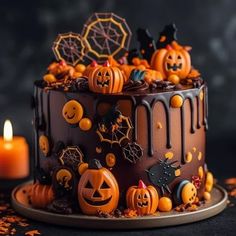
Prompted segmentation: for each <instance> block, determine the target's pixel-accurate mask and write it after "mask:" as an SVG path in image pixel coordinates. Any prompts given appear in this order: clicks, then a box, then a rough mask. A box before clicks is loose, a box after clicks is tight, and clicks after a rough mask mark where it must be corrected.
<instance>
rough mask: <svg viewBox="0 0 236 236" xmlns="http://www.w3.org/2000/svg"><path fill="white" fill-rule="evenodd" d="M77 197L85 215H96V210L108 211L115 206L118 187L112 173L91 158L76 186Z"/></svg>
mask: <svg viewBox="0 0 236 236" xmlns="http://www.w3.org/2000/svg"><path fill="white" fill-rule="evenodd" d="M78 198H79V204H80V207H81V210H82V212H83V213H84V214H87V215H96V214H97V212H98V211H102V212H107V213H110V212H112V211H114V210H115V209H116V207H117V204H118V200H119V188H118V184H117V182H116V179H115V177H114V176H113V174H112V173H111V172H110V171H109V170H108V169H106V168H104V167H102V166H101V164H100V162H99V161H98V160H93V161H92V162H91V163H90V165H89V168H88V169H87V170H86V171H85V172H84V173H83V174H82V176H81V178H80V181H79V186H78Z"/></svg>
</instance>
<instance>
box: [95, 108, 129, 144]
mask: <svg viewBox="0 0 236 236" xmlns="http://www.w3.org/2000/svg"><path fill="white" fill-rule="evenodd" d="M132 128H133V126H132V123H131V121H130V119H129V117H126V116H123V115H122V114H121V112H120V111H119V110H117V108H116V107H114V106H113V107H112V108H111V109H110V110H108V112H107V113H106V114H105V115H104V116H102V117H101V118H100V121H99V123H98V129H97V131H96V132H97V134H98V136H99V138H100V140H101V142H108V143H110V144H111V145H112V144H115V143H117V144H121V142H122V141H123V140H125V139H129V135H130V132H131V129H132Z"/></svg>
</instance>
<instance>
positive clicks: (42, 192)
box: [29, 183, 54, 208]
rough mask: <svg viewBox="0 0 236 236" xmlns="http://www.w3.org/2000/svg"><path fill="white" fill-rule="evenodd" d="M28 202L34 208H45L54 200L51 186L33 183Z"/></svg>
mask: <svg viewBox="0 0 236 236" xmlns="http://www.w3.org/2000/svg"><path fill="white" fill-rule="evenodd" d="M29 196H30V201H31V204H32V206H33V207H35V208H46V206H47V205H48V204H50V203H51V202H52V201H53V199H54V192H53V189H52V186H51V185H43V184H39V183H35V184H33V185H32V187H31V189H30V192H29Z"/></svg>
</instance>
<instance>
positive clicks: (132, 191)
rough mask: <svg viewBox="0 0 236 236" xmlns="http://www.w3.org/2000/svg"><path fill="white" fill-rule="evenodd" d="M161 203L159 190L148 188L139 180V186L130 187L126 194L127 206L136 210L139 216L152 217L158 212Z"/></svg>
mask: <svg viewBox="0 0 236 236" xmlns="http://www.w3.org/2000/svg"><path fill="white" fill-rule="evenodd" d="M158 202H159V196H158V193H157V190H156V189H155V188H154V187H153V186H151V185H149V186H146V185H145V184H144V182H143V181H142V180H139V184H138V186H131V187H129V189H128V191H127V193H126V204H127V207H128V208H129V209H132V210H136V211H137V214H138V215H150V214H153V213H155V212H156V210H157V207H158Z"/></svg>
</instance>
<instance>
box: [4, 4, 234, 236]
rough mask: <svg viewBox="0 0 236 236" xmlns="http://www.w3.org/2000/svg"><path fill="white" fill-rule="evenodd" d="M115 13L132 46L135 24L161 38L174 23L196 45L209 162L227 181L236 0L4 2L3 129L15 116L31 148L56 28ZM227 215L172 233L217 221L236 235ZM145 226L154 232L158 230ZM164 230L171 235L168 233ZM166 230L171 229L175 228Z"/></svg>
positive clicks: (19, 131) (183, 40) (69, 27)
mask: <svg viewBox="0 0 236 236" xmlns="http://www.w3.org/2000/svg"><path fill="white" fill-rule="evenodd" d="M110 11H112V12H114V13H116V14H118V15H120V16H121V17H124V18H126V20H127V22H128V24H129V26H130V28H131V30H132V31H133V40H132V45H131V47H132V48H133V47H136V46H137V43H136V40H135V30H136V28H137V27H148V28H149V30H150V32H151V33H152V34H153V36H154V37H155V38H157V37H158V33H159V32H160V31H161V30H162V28H163V26H164V25H165V24H167V23H171V22H175V23H176V25H177V27H178V29H179V31H178V39H179V42H180V43H181V44H184V45H191V46H192V47H193V50H192V52H191V55H192V62H193V65H194V66H195V67H196V68H198V69H199V70H200V72H201V73H202V76H203V78H204V80H205V81H207V83H208V86H209V109H210V116H209V128H210V129H209V131H208V144H207V162H208V164H209V165H208V166H209V168H210V169H211V170H212V171H213V172H214V174H215V176H216V177H218V178H219V179H221V180H222V179H223V178H226V177H230V176H233V175H235V174H236V171H235V165H236V156H235V152H236V142H235V140H236V139H235V131H236V105H235V103H236V92H235V87H236V1H235V0H215V1H213V0H205V1H199V0H195V1H194V0H186V1H183V0H173V1H167V0H159V1H158V0H152V1H151V0H142V1H138V0H116V1H115V0H81V1H78V0H71V1H66V0H50V1H49V0H47V1H46V0H45V1H33V0H31V1H26V0H16V1H13V0H0V132H1V130H2V127H3V122H4V120H5V119H6V118H10V119H11V120H12V122H13V128H14V131H15V134H18V135H24V136H26V137H27V140H28V142H29V143H30V145H31V147H32V143H33V141H32V140H33V132H32V127H31V120H32V114H33V113H32V111H31V109H30V96H31V94H32V91H33V82H34V81H35V80H38V79H41V78H42V75H43V74H44V73H45V70H46V67H47V66H48V64H49V63H50V61H51V60H52V59H53V53H52V50H51V46H52V43H53V41H54V39H55V38H56V36H57V34H58V33H64V32H68V31H74V32H76V33H80V32H81V30H82V27H83V23H85V21H86V20H87V19H88V17H89V16H90V15H91V14H92V13H93V12H110ZM234 209H235V208H234ZM234 212H235V211H234ZM224 214H226V215H227V216H228V218H227V219H232V217H235V215H234V214H235V213H233V211H231V213H230V210H228V212H226V213H224ZM230 214H231V215H230ZM224 217H225V215H221V217H219V218H217V220H214V219H213V220H209V221H205V222H204V223H202V224H200V223H199V224H194V227H179V228H177V229H175V230H174V231H173V233H174V232H175V233H177V234H179V235H183V233H187V232H188V233H189V234H194V230H197V231H198V233H199V234H203V232H205V233H207V234H208V235H210V234H211V232H212V231H211V227H212V225H218V228H217V229H216V230H215V231H214V232H215V233H214V235H217V230H219V231H218V232H222V231H223V230H224V229H225V227H228V226H229V225H230V226H231V231H229V232H231V233H232V232H233V228H232V225H233V224H234V223H233V221H232V220H231V221H230V222H225V224H221V225H220V224H218V223H219V221H220V220H223V219H224ZM228 224H229V225H228ZM227 225H228V226H227ZM209 226H210V228H209ZM230 226H229V227H230ZM41 227H42V228H43V227H44V226H42V225H41ZM51 230H53V231H54V233H57V235H63V234H64V233H65V232H66V231H61V229H58V228H57V227H51V228H48V229H47V228H45V229H44V230H43V231H44V232H48V233H47V235H49V232H51ZM73 232H74V231H71V233H73ZM146 232H148V233H149V234H150V235H151V234H155V235H157V233H158V232H152V231H146ZM161 232H162V233H163V234H165V232H166V231H159V233H161ZM167 232H169V233H170V234H171V232H172V231H171V229H170V230H169V231H167ZM60 233H61V234H60ZM81 233H82V232H81ZM84 234H87V233H86V231H84ZM107 234H109V235H110V233H107ZM128 234H129V235H131V234H132V235H133V234H135V235H143V234H144V233H142V232H140V233H137V232H136V233H134V232H133V233H131V234H130V232H129V233H127V235H128ZM94 235H95V232H94ZM96 235H97V233H96ZM160 235H162V234H160ZM219 235H220V234H219Z"/></svg>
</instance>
